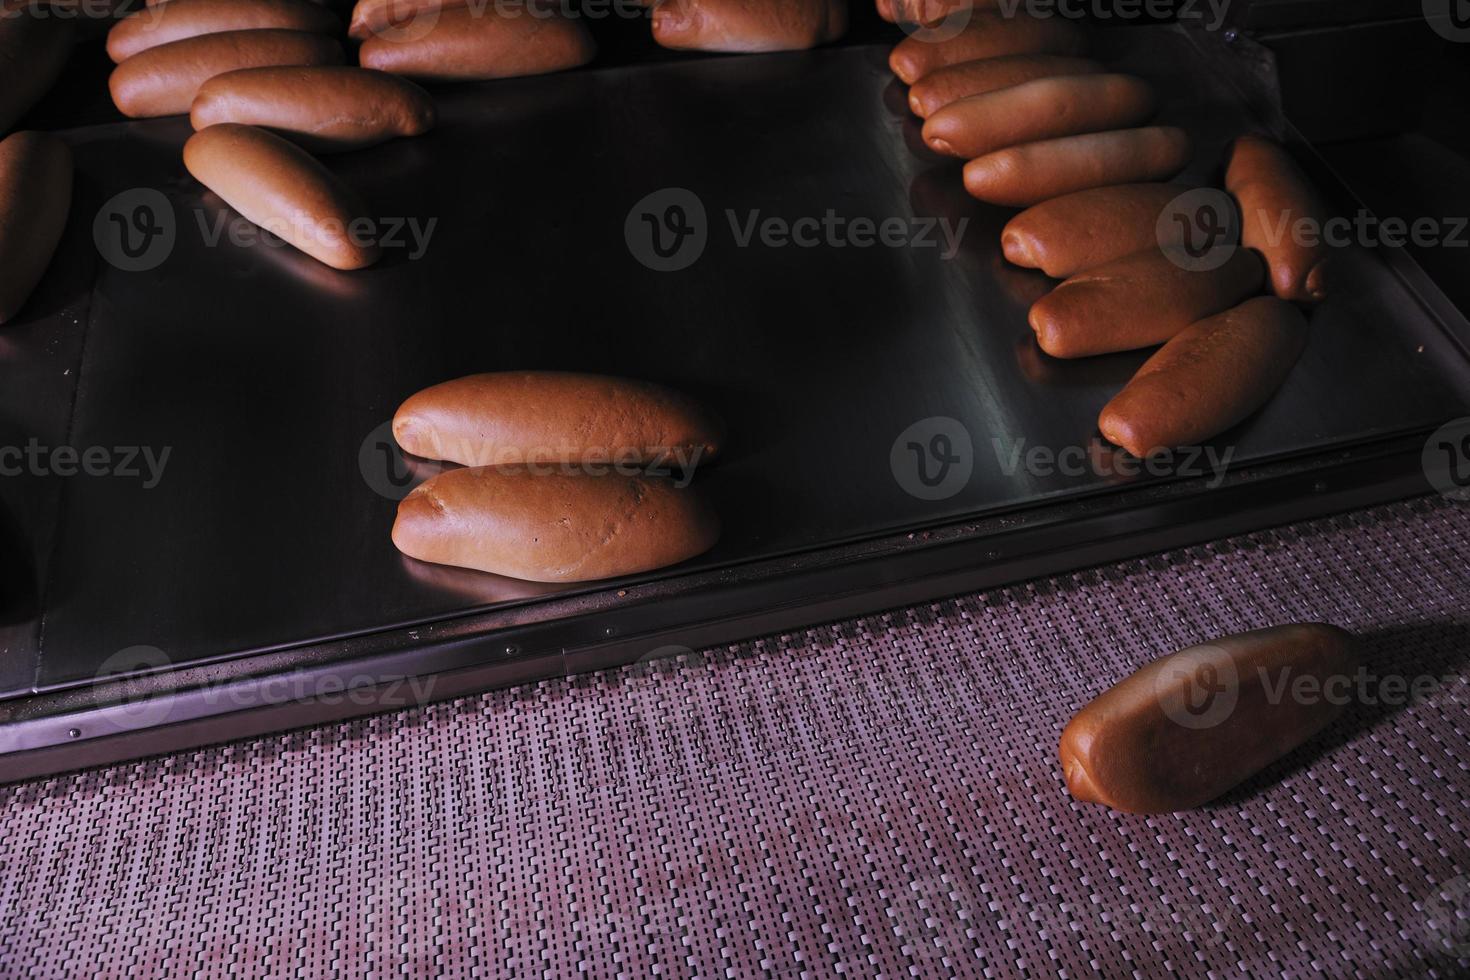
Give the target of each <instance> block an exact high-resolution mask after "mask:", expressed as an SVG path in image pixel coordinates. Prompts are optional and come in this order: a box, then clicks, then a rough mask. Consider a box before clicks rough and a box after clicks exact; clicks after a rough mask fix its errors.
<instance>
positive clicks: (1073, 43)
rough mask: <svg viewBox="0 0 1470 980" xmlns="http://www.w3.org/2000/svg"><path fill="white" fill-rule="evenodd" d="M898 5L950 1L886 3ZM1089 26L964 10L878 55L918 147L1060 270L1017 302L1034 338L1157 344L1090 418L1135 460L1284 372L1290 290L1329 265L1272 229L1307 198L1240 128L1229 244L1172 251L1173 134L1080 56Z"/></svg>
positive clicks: (1290, 168) (1217, 417) (1057, 350)
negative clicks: (952, 162) (914, 120)
mask: <svg viewBox="0 0 1470 980" xmlns="http://www.w3.org/2000/svg"><path fill="white" fill-rule="evenodd" d="M905 8H906V9H915V8H924V9H927V10H929V11H930V13H931V15H933V12H934V11H936V10H943V11H944V12H949V11H950V10H952V9H954V8H952V7H950V6H948V5H947V4H945V3H942V2H938V3H934V4H924V3H917V4H903V3H893V4H890V5H889V10H890V12H895V13H901V10H902V9H905ZM882 9H883V5H882V4H881V3H880V10H882ZM946 33H947V32H946ZM1086 40H1087V39H1086V35H1085V34H1084V33H1083V32H1082V31H1081V29H1080V28H1079V27H1078V26H1077V25H1076V24H1073V23H1070V22H1068V21H1066V20H1063V19H1060V18H1049V19H1046V20H1035V19H1030V18H1027V17H1005V16H1001V15H1000V14H999V13H994V14H977V15H975V16H974V17H973V18H972V19H971V20H970V22H969V23H968V24H967V25H966V26H965V28H964V29H963V30H961V31H959V32H958V33H955V34H953V36H941V39H938V40H931V39H930V35H929V34H927V33H926V32H924V31H918V32H916V33H915V34H914V35H913V36H911V37H909V38H908V39H906V40H904V41H903V42H901V43H900V44H898V45H897V46H896V47H895V48H894V50H893V52H892V54H891V56H890V59H889V63H890V66H891V67H892V69H893V71H894V73H895V74H896V75H897V76H898V77H899V78H900V79H901V80H903V81H905V82H907V83H909V85H910V89H909V105H910V107H911V108H912V109H913V111H914V112H915V114H917V115H919V116H921V117H923V118H924V120H925V122H924V125H923V139H924V142H925V144H926V145H927V146H928V147H929V148H930V149H932V150H934V151H935V152H938V153H942V154H946V155H951V156H956V157H960V158H963V159H966V160H968V162H967V163H966V164H965V168H964V183H965V188H966V190H968V191H969V193H970V194H971V195H973V196H974V197H976V198H978V199H979V200H982V201H985V202H987V203H990V204H997V205H1003V206H1012V207H1024V208H1026V209H1027V210H1025V211H1023V212H1022V213H1021V214H1019V215H1017V216H1016V217H1015V218H1014V219H1012V220H1011V221H1010V222H1009V223H1008V224H1007V225H1006V227H1005V229H1004V230H1003V231H1002V234H1001V247H1002V250H1003V252H1004V254H1005V256H1006V258H1007V259H1008V260H1009V261H1011V262H1013V263H1015V264H1017V265H1021V266H1025V267H1029V268H1036V269H1040V270H1042V271H1044V272H1045V273H1046V274H1047V275H1048V276H1052V277H1054V278H1059V279H1064V280H1065V281H1063V282H1062V283H1061V284H1060V285H1058V286H1057V287H1056V288H1055V289H1054V290H1053V291H1052V292H1050V293H1049V294H1048V295H1046V296H1045V297H1043V298H1042V299H1040V300H1039V301H1037V302H1036V303H1035V304H1034V305H1033V306H1032V308H1031V311H1030V315H1029V321H1030V324H1031V327H1032V329H1033V330H1034V331H1035V333H1036V339H1037V344H1038V346H1040V348H1041V349H1042V350H1043V351H1045V352H1046V353H1047V354H1049V355H1050V356H1053V357H1059V358H1077V357H1089V356H1094V355H1099V354H1108V353H1114V352H1118V351H1127V350H1136V349H1139V348H1146V347H1155V346H1159V345H1163V346H1162V347H1161V348H1160V350H1159V351H1158V352H1157V353H1156V354H1155V355H1154V356H1153V357H1152V358H1151V359H1150V360H1149V361H1148V362H1147V363H1146V364H1145V365H1144V366H1143V367H1142V368H1141V369H1140V371H1139V372H1138V374H1137V376H1136V377H1135V378H1134V379H1133V381H1132V382H1131V383H1130V384H1129V385H1128V386H1127V387H1126V388H1125V389H1124V391H1123V392H1122V393H1121V394H1119V395H1118V397H1117V398H1115V399H1113V400H1112V401H1111V402H1110V403H1109V404H1108V405H1107V406H1106V408H1105V409H1104V410H1103V412H1102V413H1101V415H1100V417H1099V428H1100V429H1101V431H1102V433H1103V435H1104V436H1105V437H1106V438H1107V439H1109V441H1111V442H1114V443H1116V444H1118V445H1120V446H1122V447H1123V448H1125V449H1127V450H1128V451H1129V452H1131V453H1134V454H1135V455H1139V456H1146V455H1149V454H1151V453H1153V452H1157V451H1160V450H1166V449H1171V448H1175V447H1178V446H1184V445H1193V444H1197V443H1199V442H1203V441H1205V440H1207V439H1210V438H1212V437H1214V436H1216V435H1218V434H1220V433H1221V432H1224V431H1226V430H1227V429H1229V428H1231V427H1233V426H1234V425H1236V424H1238V423H1239V422H1241V421H1242V420H1244V419H1245V418H1246V417H1247V416H1249V415H1250V414H1252V413H1253V412H1254V411H1256V410H1257V409H1259V408H1260V407H1261V406H1262V405H1263V404H1265V402H1266V401H1267V400H1268V399H1269V398H1270V396H1271V395H1272V394H1273V393H1274V392H1275V391H1276V390H1277V389H1278V388H1279V387H1280V385H1281V384H1282V383H1283V382H1284V381H1285V378H1286V376H1287V374H1288V373H1289V371H1290V370H1291V367H1292V366H1293V365H1294V364H1295V362H1296V360H1297V359H1298V358H1299V357H1300V355H1301V353H1302V351H1303V350H1304V349H1305V346H1306V339H1307V324H1306V320H1305V318H1304V317H1303V315H1302V314H1301V312H1300V311H1299V310H1298V309H1297V308H1296V307H1295V306H1293V305H1292V302H1297V303H1310V302H1316V301H1318V300H1320V299H1322V298H1323V297H1324V296H1325V294H1326V274H1325V268H1326V263H1325V255H1324V254H1322V252H1321V250H1320V248H1306V247H1305V246H1302V245H1299V244H1297V243H1296V242H1295V240H1294V239H1293V238H1292V236H1291V235H1289V234H1287V235H1284V236H1283V234H1282V229H1283V228H1289V227H1290V225H1291V223H1292V222H1294V221H1296V220H1298V219H1300V218H1304V217H1305V218H1320V215H1321V205H1320V201H1318V200H1317V198H1316V195H1315V193H1314V192H1313V191H1312V190H1311V188H1310V185H1309V184H1308V182H1307V181H1306V179H1305V177H1303V176H1302V175H1301V173H1300V171H1299V170H1297V169H1296V167H1295V165H1294V164H1293V163H1292V162H1291V159H1290V157H1289V156H1288V155H1287V154H1286V153H1285V151H1284V150H1282V149H1281V148H1280V147H1279V146H1276V145H1275V144H1272V143H1270V142H1268V141H1265V140H1262V139H1259V138H1255V137H1246V138H1243V139H1241V140H1240V141H1238V142H1237V144H1236V145H1235V147H1234V149H1233V151H1232V155H1231V159H1230V161H1229V164H1228V166H1227V170H1226V179H1225V183H1226V188H1227V190H1228V191H1229V193H1230V194H1232V195H1234V200H1235V201H1236V202H1238V207H1239V210H1240V212H1241V216H1242V221H1241V229H1242V236H1241V245H1243V246H1244V247H1242V248H1235V243H1234V242H1233V241H1232V242H1225V243H1221V245H1222V246H1223V248H1225V249H1227V250H1233V251H1228V253H1227V252H1222V253H1220V260H1219V261H1217V262H1210V263H1200V262H1198V261H1197V258H1198V257H1197V256H1194V255H1192V254H1189V253H1188V252H1186V251H1183V249H1182V247H1183V245H1184V244H1185V243H1184V241H1183V235H1184V230H1185V228H1186V227H1187V226H1188V223H1189V221H1190V220H1191V219H1192V218H1193V217H1194V216H1193V215H1186V214H1179V215H1174V214H1171V213H1170V212H1171V209H1176V208H1179V207H1181V204H1180V201H1181V195H1183V194H1184V192H1185V191H1186V188H1184V187H1180V186H1176V185H1173V184H1168V183H1162V181H1167V180H1169V179H1170V178H1172V177H1174V176H1175V175H1177V174H1178V173H1180V172H1181V171H1183V170H1184V169H1185V168H1186V167H1187V166H1188V165H1189V163H1190V160H1191V155H1192V149H1191V144H1190V140H1189V137H1188V135H1187V134H1186V133H1185V132H1184V131H1182V130H1180V129H1177V128H1174V127H1168V126H1154V125H1148V123H1149V121H1150V120H1151V119H1152V117H1153V115H1154V113H1155V112H1156V111H1157V109H1158V103H1159V100H1158V98H1157V95H1156V93H1155V92H1154V91H1153V89H1152V88H1151V86H1149V85H1148V84H1147V83H1146V82H1145V81H1143V80H1142V79H1138V78H1135V77H1132V76H1129V75H1125V74H1119V73H1114V72H1110V71H1108V69H1107V68H1106V66H1104V65H1102V64H1100V63H1098V62H1096V61H1092V60H1089V59H1086V58H1084V57H1082V55H1083V54H1085V51H1086ZM1186 200H1187V199H1186ZM1176 217H1177V218H1179V219H1181V220H1173V219H1175V218H1176ZM1268 282H1269V284H1270V292H1272V293H1273V294H1274V295H1273V296H1272V297H1260V296H1259V294H1260V293H1261V292H1262V290H1263V286H1265V285H1266V284H1267V283H1268Z"/></svg>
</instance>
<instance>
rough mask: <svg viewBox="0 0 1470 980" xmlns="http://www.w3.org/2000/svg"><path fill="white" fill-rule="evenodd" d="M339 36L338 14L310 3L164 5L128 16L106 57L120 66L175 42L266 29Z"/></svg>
mask: <svg viewBox="0 0 1470 980" xmlns="http://www.w3.org/2000/svg"><path fill="white" fill-rule="evenodd" d="M272 27H274V28H280V29H281V30H287V31H306V32H307V33H310V34H336V33H337V32H339V31H340V30H341V29H342V22H341V21H339V20H338V19H337V16H336V14H333V13H332V12H331V11H330V10H327V9H326V8H324V7H320V6H318V5H316V4H314V3H308V2H307V0H164V2H162V3H159V4H156V5H154V6H151V7H145V8H144V9H142V10H139V11H138V12H136V13H134V14H130V15H129V16H127V17H124V18H123V19H122V20H120V21H118V22H117V23H116V24H114V25H113V27H112V30H111V31H109V32H108V34H107V54H108V56H109V57H110V58H112V60H113V61H115V62H118V63H121V62H123V61H126V60H127V59H128V58H131V57H132V56H133V55H135V54H139V53H141V52H143V51H147V50H148V49H149V48H156V47H158V46H159V45H160V44H168V43H169V42H170V41H182V40H184V39H185V38H190V37H198V36H199V35H201V34H222V33H224V32H226V31H255V30H261V29H264V28H272Z"/></svg>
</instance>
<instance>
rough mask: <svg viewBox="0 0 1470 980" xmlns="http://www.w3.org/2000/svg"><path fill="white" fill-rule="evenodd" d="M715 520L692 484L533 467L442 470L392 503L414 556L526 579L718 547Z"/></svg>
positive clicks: (620, 569)
mask: <svg viewBox="0 0 1470 980" xmlns="http://www.w3.org/2000/svg"><path fill="white" fill-rule="evenodd" d="M719 534H720V524H719V520H718V519H717V518H716V516H715V514H714V512H713V511H712V510H711V509H710V508H709V507H708V506H706V504H705V502H704V500H703V499H702V498H701V497H700V496H699V495H698V494H697V493H696V492H695V491H694V489H693V488H692V487H685V488H684V489H679V488H677V487H675V486H674V484H673V482H672V481H670V480H668V479H664V478H660V477H650V476H622V475H619V474H616V473H607V474H603V475H592V474H588V473H576V474H568V473H563V472H556V471H552V470H546V471H540V470H538V469H537V468H535V467H508V468H498V467H494V466H481V467H472V468H469V469H458V470H450V471H448V472H446V473H441V474H439V475H438V476H436V477H434V478H433V479H431V480H429V481H428V482H427V483H425V484H423V485H422V486H420V487H417V488H416V489H415V490H414V491H413V492H412V493H410V494H409V495H408V496H407V497H405V498H404V499H403V502H402V503H400V504H399V505H398V520H397V521H396V522H395V523H394V525H393V543H394V544H395V545H396V546H397V547H398V550H399V551H401V552H403V553H404V554H405V555H408V556H409V557H411V558H417V559H419V560H420V561H427V562H433V563H435V564H439V565H455V566H458V567H460V568H475V569H479V570H480V571H482V572H492V573H494V574H496V575H505V576H509V577H510V578H518V579H524V580H526V581H530V582H593V581H597V580H599V579H606V578H616V577H618V576H622V575H636V574H638V573H639V572H648V571H652V570H654V569H656V568H663V567H665V566H667V565H676V564H678V563H679V562H681V561H686V560H688V559H690V558H693V557H694V556H696V555H699V554H703V553H704V552H706V551H708V550H709V549H710V548H712V547H714V544H715V542H716V540H718V538H719Z"/></svg>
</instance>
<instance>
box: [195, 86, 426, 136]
mask: <svg viewBox="0 0 1470 980" xmlns="http://www.w3.org/2000/svg"><path fill="white" fill-rule="evenodd" d="M435 118H436V112H435V109H434V100H433V99H431V98H430V97H429V93H427V92H425V91H424V90H423V89H421V88H419V87H418V86H417V85H415V84H413V83H412V82H410V81H408V80H407V79H404V78H400V77H399V76H397V75H390V74H388V73H387V72H382V71H369V70H368V69H366V68H353V67H348V66H344V65H322V66H317V67H311V68H298V67H276V68H246V69H243V70H241V71H230V72H225V73H224V74H223V75H216V76H214V77H213V78H211V79H210V80H209V81H207V82H205V83H204V84H203V85H201V86H200V87H199V94H198V95H197V96H195V97H194V105H193V107H192V108H191V109H190V111H189V119H190V122H192V123H193V125H194V128H195V129H196V130H197V129H205V128H207V127H209V126H213V125H216V124H217V123H224V122H234V123H243V124H245V125H247V126H260V127H263V128H265V129H269V130H271V131H272V132H275V133H278V134H280V135H282V136H285V137H287V138H289V139H290V140H292V141H293V142H295V143H299V144H300V145H301V146H304V147H306V148H307V149H309V150H311V151H313V152H316V153H331V152H338V151H342V150H355V149H360V148H362V147H365V146H372V145H374V144H375V143H381V142H383V141H384V140H390V139H393V138H395V137H398V136H419V135H421V134H423V133H426V132H428V131H429V130H431V129H433V128H434V122H435Z"/></svg>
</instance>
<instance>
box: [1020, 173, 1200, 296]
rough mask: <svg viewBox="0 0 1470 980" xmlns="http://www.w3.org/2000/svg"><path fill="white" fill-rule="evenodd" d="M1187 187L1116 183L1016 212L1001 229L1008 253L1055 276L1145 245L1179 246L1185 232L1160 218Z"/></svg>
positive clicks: (1141, 249) (1060, 275) (1092, 266)
mask: <svg viewBox="0 0 1470 980" xmlns="http://www.w3.org/2000/svg"><path fill="white" fill-rule="evenodd" d="M1184 193H1186V188H1184V187H1180V186H1178V185H1176V184H1117V185H1114V186H1110V187H1094V188H1092V189H1091V190H1085V191H1078V192H1076V193H1075V194H1064V195H1063V196H1061V197H1054V198H1052V199H1051V200H1049V201H1043V202H1042V203H1040V204H1038V205H1036V206H1035V207H1032V208H1028V209H1027V210H1025V211H1022V212H1021V213H1020V214H1018V215H1016V216H1015V217H1014V218H1012V219H1011V220H1010V222H1009V223H1008V224H1007V225H1006V226H1005V228H1004V230H1002V231H1001V233H1000V244H1001V249H1002V251H1004V253H1005V257H1006V258H1007V259H1009V260H1010V261H1011V262H1013V263H1015V264H1016V265H1019V266H1023V267H1025V268H1027V269H1040V270H1041V271H1043V272H1045V273H1046V274H1047V275H1049V276H1051V277H1052V278H1053V279H1066V278H1068V277H1070V276H1075V275H1076V274H1077V273H1079V272H1085V271H1086V270H1088V269H1091V268H1094V267H1096V266H1099V265H1102V264H1104V263H1106V262H1112V261H1113V260H1114V259H1121V258H1123V257H1125V256H1128V255H1133V254H1135V253H1137V252H1142V251H1144V250H1145V249H1148V248H1151V247H1155V246H1160V247H1169V246H1174V245H1178V244H1180V239H1181V236H1182V231H1181V230H1180V228H1179V227H1178V226H1177V225H1176V224H1174V223H1172V222H1166V223H1165V225H1164V227H1165V231H1166V233H1167V234H1166V236H1165V237H1164V238H1163V240H1160V237H1159V232H1158V227H1159V218H1160V216H1161V215H1162V214H1164V212H1165V211H1166V210H1168V208H1169V206H1170V204H1171V203H1172V202H1174V201H1176V200H1178V198H1179V196H1180V195H1181V194H1184Z"/></svg>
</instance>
